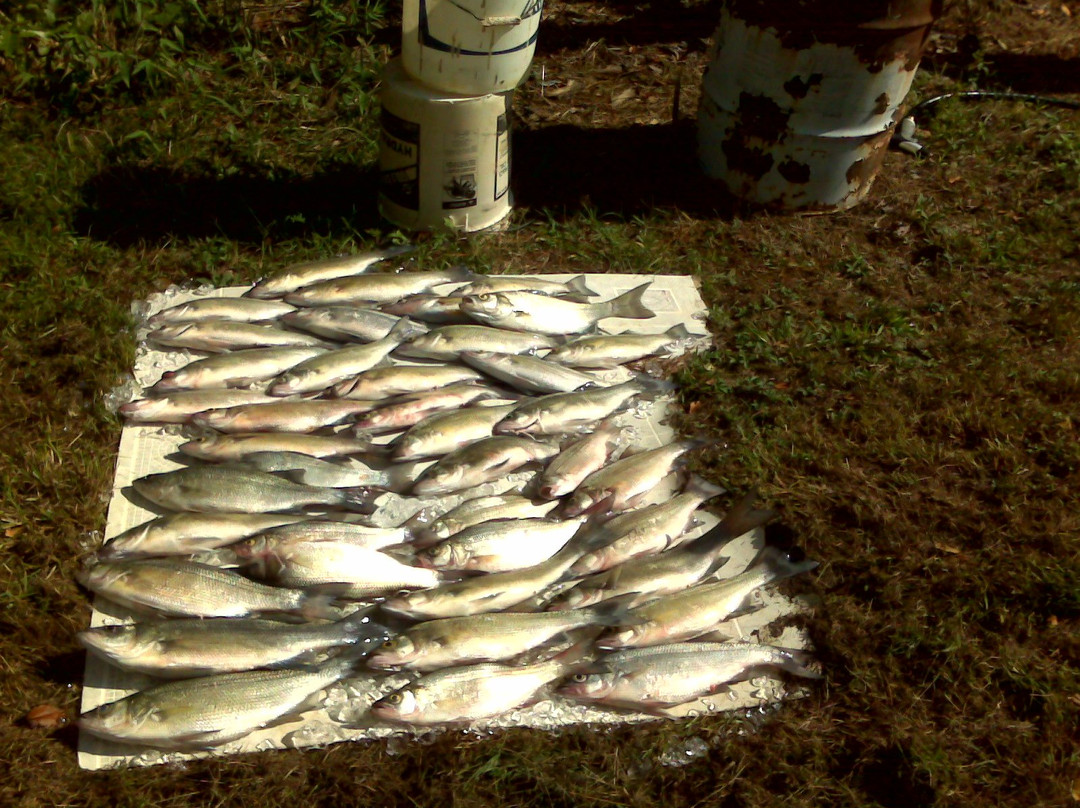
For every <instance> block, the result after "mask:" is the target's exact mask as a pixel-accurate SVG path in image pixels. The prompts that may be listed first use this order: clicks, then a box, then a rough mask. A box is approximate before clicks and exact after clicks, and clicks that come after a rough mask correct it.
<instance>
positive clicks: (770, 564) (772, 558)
mask: <svg viewBox="0 0 1080 808" xmlns="http://www.w3.org/2000/svg"><path fill="white" fill-rule="evenodd" d="M758 563H759V564H762V565H764V566H765V568H766V569H767V570H768V571H769V573H770V575H771V577H772V580H774V581H780V580H783V579H784V578H792V577H794V576H796V575H801V574H802V573H804V572H809V571H810V570H812V569H814V568H815V567H816V566H817V565H818V562H816V561H809V560H805V561H792V559H791V556H789V555H788V554H787V553H785V552H784V551H783V550H781V549H780V548H779V547H766V548H765V549H764V550H762V551H761V553H760V554H759V555H758Z"/></svg>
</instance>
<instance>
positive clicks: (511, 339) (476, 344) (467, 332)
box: [395, 325, 559, 361]
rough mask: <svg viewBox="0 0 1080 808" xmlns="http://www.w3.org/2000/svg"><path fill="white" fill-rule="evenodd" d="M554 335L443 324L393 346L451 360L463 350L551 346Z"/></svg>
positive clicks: (408, 353) (513, 351)
mask: <svg viewBox="0 0 1080 808" xmlns="http://www.w3.org/2000/svg"><path fill="white" fill-rule="evenodd" d="M558 342H559V341H558V340H557V339H556V338H555V337H551V336H545V335H543V334H525V333H520V332H515V331H504V330H503V329H501V328H491V327H490V326H486V325H444V326H441V327H440V328H433V329H432V330H431V331H429V332H428V333H426V334H424V335H423V336H420V337H416V338H415V339H412V340H410V341H409V342H407V343H405V344H404V345H402V346H401V347H399V348H398V349H397V351H396V352H395V353H397V354H399V355H401V356H409V357H415V358H419V359H441V360H443V361H452V360H454V359H456V358H457V357H458V356H459V355H460V354H461V353H462V352H463V351H494V352H496V353H501V354H520V353H531V352H534V351H539V350H543V349H545V348H553V347H555V345H557V344H558Z"/></svg>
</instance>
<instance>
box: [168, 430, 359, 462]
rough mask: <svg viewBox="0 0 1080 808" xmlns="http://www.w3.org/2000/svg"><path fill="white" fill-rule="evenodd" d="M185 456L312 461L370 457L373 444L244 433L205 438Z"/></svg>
mask: <svg viewBox="0 0 1080 808" xmlns="http://www.w3.org/2000/svg"><path fill="white" fill-rule="evenodd" d="M178 448H179V450H180V452H181V453H182V454H185V455H187V456H188V457H194V458H198V459H199V460H210V461H230V460H232V461H236V460H243V459H244V458H246V457H248V456H249V455H253V454H258V453H260V452H295V453H297V454H305V455H308V456H310V457H343V456H348V455H361V454H367V453H369V452H371V451H372V450H373V445H372V443H371V442H370V441H366V440H360V439H359V438H355V437H352V436H351V435H309V434H306V433H303V434H301V433H291V432H245V433H234V434H230V435H217V434H215V435H206V436H203V437H200V438H195V439H194V440H190V441H187V442H185V443H182V444H180V446H179V447H178Z"/></svg>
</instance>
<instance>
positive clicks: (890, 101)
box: [698, 0, 941, 210]
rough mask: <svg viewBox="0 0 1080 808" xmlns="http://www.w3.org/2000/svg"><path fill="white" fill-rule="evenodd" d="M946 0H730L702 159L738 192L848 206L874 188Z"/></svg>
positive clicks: (701, 124)
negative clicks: (905, 99) (924, 48)
mask: <svg viewBox="0 0 1080 808" xmlns="http://www.w3.org/2000/svg"><path fill="white" fill-rule="evenodd" d="M940 11H941V6H940V2H939V0H901V1H900V2H895V0H894V2H887V1H886V0H858V2H856V0H829V2H826V0H809V2H808V1H807V0H727V1H726V2H725V5H724V7H723V9H722V11H721V16H720V24H719V26H718V27H717V29H716V34H715V37H714V44H713V48H714V53H715V55H714V57H713V59H712V61H711V62H710V64H709V65H708V67H707V69H706V72H705V77H704V79H703V80H702V87H701V106H700V108H699V110H698V157H699V160H700V162H701V166H702V169H703V171H704V172H705V174H706V175H707V176H709V177H712V178H714V179H717V180H720V181H721V182H722V183H723V184H724V185H725V186H727V188H728V190H730V191H731V192H732V193H733V194H734V195H735V196H737V197H740V198H742V199H745V200H747V201H749V202H752V203H756V204H762V205H767V206H771V207H777V208H781V209H787V210H801V209H815V210H842V209H844V208H849V207H851V206H852V205H855V204H857V203H858V202H859V201H860V200H862V199H863V198H865V196H866V194H867V193H869V190H870V186H871V184H872V183H873V181H874V178H875V177H876V176H877V173H878V170H879V169H880V167H881V163H882V160H883V159H884V156H885V151H886V149H887V148H888V145H889V140H890V139H891V137H892V132H893V130H894V128H895V126H896V123H897V121H898V120H899V119H900V117H901V106H902V104H903V101H904V98H905V96H906V95H907V92H908V89H909V88H910V87H911V82H912V80H913V79H914V77H915V71H916V69H917V67H918V64H919V58H920V57H921V55H922V51H923V47H924V45H925V43H926V39H927V37H928V35H929V32H930V27H931V24H932V23H933V20H934V19H935V18H936V16H937V15H938V14H939V13H940Z"/></svg>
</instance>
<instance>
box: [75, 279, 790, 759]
mask: <svg viewBox="0 0 1080 808" xmlns="http://www.w3.org/2000/svg"><path fill="white" fill-rule="evenodd" d="M572 277H574V276H573V275H544V278H545V279H548V280H555V281H566V280H569V279H570V278H572ZM645 282H651V283H652V286H651V287H650V289H649V290H648V292H647V293H646V295H645V298H644V302H645V305H646V306H648V307H649V308H650V309H652V310H653V311H654V312H656V317H654V318H652V319H649V320H625V319H616V318H609V319H607V320H602V321H601V322H600V326H601V328H603V329H604V330H605V331H610V332H619V331H624V330H626V331H630V332H635V333H660V332H663V331H666V330H667V329H668V328H670V327H671V326H673V325H675V324H677V323H683V324H684V325H685V326H686V327H687V329H688V330H689V331H690V332H691V333H692V334H695V335H701V336H702V337H703V339H702V341H701V344H702V345H704V344H707V334H708V332H707V329H706V327H705V323H704V319H705V316H706V310H705V305H704V303H703V301H702V299H701V296H700V294H699V293H698V291H697V288H696V287H695V284H694V282H693V279H692V278H691V277H688V276H682V275H589V276H588V285H589V286H590V288H592V289H593V290H594V291H596V292H597V293H599V295H600V297H599V298H598V299H600V300H607V299H609V298H611V297H614V296H615V295H617V294H621V293H622V292H625V291H627V290H629V289H632V288H634V287H635V286H638V285H640V284H642V283H645ZM247 288H248V287H230V288H225V289H212V290H199V291H198V292H176V293H167V294H164V295H156V296H155V297H154V298H152V299H151V300H150V301H149V303H150V311H149V313H150V314H153V313H155V312H156V311H158V310H160V309H162V308H166V307H168V306H172V305H176V304H178V303H181V302H184V301H185V300H191V299H195V298H198V297H205V296H214V297H225V296H237V295H239V294H241V293H242V292H244V291H245V290H246V289H247ZM197 356H198V354H191V355H188V354H187V353H185V352H172V353H165V352H161V351H153V350H147V349H145V348H144V347H143V346H140V350H139V351H138V352H137V357H136V366H135V369H134V375H135V379H136V381H137V382H138V383H139V384H141V385H143V386H144V387H145V386H149V385H151V384H153V383H154V382H156V381H157V380H158V378H159V377H160V376H161V374H162V373H163V372H165V371H166V370H172V369H175V368H177V367H180V366H183V365H184V364H186V363H187V362H189V361H191V359H193V358H196V357H197ZM610 375H611V376H612V378H619V377H621V376H624V375H627V374H626V371H625V370H622V369H619V370H616V371H613V372H612V373H611V374H610ZM627 377H628V375H627ZM666 404H667V400H666V399H663V398H662V399H660V400H658V401H657V402H654V403H653V404H652V405H651V406H650V407H648V408H647V410H646V411H645V413H644V414H642V413H637V414H626V415H623V416H620V418H619V422H620V423H624V424H629V425H631V426H632V427H633V428H634V430H635V433H636V439H635V440H634V445H635V446H637V447H639V448H651V447H654V446H660V445H662V444H664V443H667V442H669V441H670V440H671V439H672V438H673V432H672V430H671V428H670V427H669V426H667V425H666V424H664V423H662V421H663V419H664V410H665V406H666ZM389 437H390V436H388V438H387V439H389ZM184 440H185V438H183V437H182V436H181V435H180V430H179V428H178V427H171V426H166V427H161V426H145V425H128V426H125V427H124V429H123V431H122V433H121V437H120V449H119V453H118V456H117V462H116V475H115V479H114V481H113V493H112V500H111V502H110V504H109V513H108V521H107V525H106V529H105V538H106V540H108V539H110V538H112V537H114V536H117V535H119V534H120V533H123V532H124V531H125V530H128V529H129V528H132V527H134V526H136V525H140V524H142V523H144V522H146V521H148V520H149V519H152V518H154V517H155V516H157V515H158V514H156V513H153V512H151V511H148V510H146V509H144V508H142V507H140V506H139V505H137V504H135V503H134V502H132V501H131V500H129V499H128V498H127V497H126V496H125V495H124V489H125V488H126V487H127V486H129V485H130V484H131V482H132V480H135V479H137V478H139V477H142V476H145V475H147V474H152V473H156V472H161V471H169V470H171V469H173V468H178V467H179V466H180V465H181V464H179V463H177V462H175V461H173V460H170V459H168V457H167V455H170V454H172V453H174V452H175V451H176V448H177V447H178V446H179V445H180V444H181V443H183V442H184ZM517 477H518V475H512V476H511V477H509V478H507V480H504V481H501V483H500V484H488V485H486V486H483V487H481V488H479V489H473V490H471V491H469V492H467V493H466V494H462V495H460V496H459V497H457V498H456V499H457V500H460V499H465V498H468V497H472V496H478V495H481V494H485V493H497V492H499V491H502V490H506V488H508V487H509V485H510V483H512V482H513V481H514V480H515V479H516V478H517ZM672 488H673V485H671V484H669V485H667V486H662V487H661V488H660V489H658V490H657V491H656V492H655V499H656V500H657V501H659V500H660V499H662V498H663V497H664V496H666V495H667V494H668V493H670V491H671V490H672ZM665 489H666V490H665ZM399 501H400V498H397V497H394V496H393V495H387V497H386V498H385V499H383V500H380V503H379V504H380V510H379V513H378V514H377V515H376V517H375V520H376V521H378V522H380V523H383V524H397V523H398V521H399V520H400V519H402V518H405V517H407V516H410V515H411V514H412V512H413V510H415V503H416V500H414V499H410V500H409V503H410V507H409V509H408V510H407V511H405V510H403V509H402V508H400V507H398V505H399ZM701 514H702V515H703V517H704V519H703V524H702V525H701V526H699V527H698V528H697V530H696V533H703V532H704V531H705V530H707V529H708V528H710V527H712V526H713V525H714V524H716V521H717V520H716V518H715V517H713V516H712V515H711V514H706V513H705V512H701ZM762 542H763V535H762V532H761V531H760V530H759V531H756V532H755V533H754V534H748V535H747V536H743V537H741V538H740V539H739V540H737V541H736V542H735V543H733V545H731V546H730V547H729V548H728V551H727V552H726V554H727V555H730V556H731V560H730V561H729V562H728V563H727V564H726V565H725V566H724V567H723V569H722V570H721V573H722V575H723V576H724V577H728V576H730V575H735V574H737V573H739V572H741V571H742V570H744V569H745V568H746V567H747V566H748V565H749V563H750V561H751V560H752V558H753V557H754V555H755V554H756V552H757V550H759V549H760V548H761V546H762ZM763 602H764V604H765V608H763V609H761V610H760V611H757V612H755V613H753V614H751V615H749V616H747V617H744V618H741V619H740V620H736V621H732V626H733V627H735V628H736V629H737V630H738V632H739V634H740V636H745V635H747V634H749V633H750V632H752V631H755V630H759V629H762V630H763V629H765V627H766V626H768V625H769V624H770V623H772V622H773V621H775V620H776V619H777V618H778V617H781V616H783V615H785V614H790V613H793V612H796V611H799V610H800V607H799V606H798V605H797V604H795V603H792V602H791V601H789V600H787V599H786V598H784V597H782V596H780V595H778V594H777V593H775V592H771V591H766V592H765V593H764V595H763ZM130 620H131V614H130V612H128V611H127V610H126V609H124V608H123V607H120V606H116V605H114V604H111V603H109V602H108V601H106V600H104V599H102V598H97V599H96V600H95V603H94V611H93V615H92V617H91V623H90V625H91V626H100V625H105V624H110V623H118V622H129V621H130ZM767 639H768V640H769V641H770V642H772V643H774V644H777V645H782V646H785V647H789V648H805V647H806V646H807V638H806V637H805V636H804V635H803V634H802V633H801V632H800V631H798V630H797V629H795V628H793V627H788V628H786V629H784V630H783V631H782V632H781V633H779V634H778V635H777V636H770V637H768V638H767ZM406 681H408V678H407V677H405V676H402V675H390V676H386V675H384V674H376V673H372V674H371V675H359V676H357V677H353V678H350V679H347V680H345V681H343V682H339V683H338V684H336V685H333V686H331V687H330V688H329V689H328V690H327V692H326V699H325V703H324V706H323V707H321V708H320V709H317V710H309V711H308V712H305V713H302V714H300V715H298V716H295V717H294V718H292V719H289V720H287V721H285V722H284V723H281V724H278V725H275V726H272V727H266V728H264V729H261V730H257V731H255V732H253V733H251V734H250V735H248V736H247V737H245V738H243V739H241V740H239V741H235V742H232V743H228V744H224V745H222V746H220V747H218V748H216V749H215V750H213V751H212V752H197V753H178V752H168V753H164V752H160V751H157V750H147V749H143V748H139V747H132V746H128V745H124V744H118V743H112V742H109V741H105V740H102V739H99V738H95V737H94V736H91V735H89V734H87V733H80V736H79V765H80V766H81V767H82V768H84V769H105V768H117V767H124V766H141V765H153V764H156V763H163V762H168V761H174V760H184V759H191V758H198V757H210V756H224V755H232V754H237V753H242V752H249V751H262V750H267V749H275V748H297V747H304V746H313V745H324V744H327V743H335V742H338V741H346V740H361V739H375V738H384V737H388V736H391V735H410V734H417V733H424V732H427V730H417V731H416V733H414V732H413V731H412V730H409V729H402V728H400V727H396V726H394V727H392V726H389V725H373V726H370V727H368V728H363V729H352V728H350V729H346V728H344V727H342V726H340V725H339V724H338V723H337V722H338V721H341V720H345V721H349V722H353V721H356V720H358V719H359V720H360V721H363V715H364V713H365V711H366V708H367V707H368V706H369V705H370V704H371V703H372V702H374V701H375V700H376V699H378V698H381V697H382V696H383V695H385V694H387V693H389V692H391V691H392V690H394V689H396V688H398V687H400V686H402V685H403V684H404V683H405V682H406ZM152 683H153V680H152V679H151V678H149V677H146V676H142V675H140V674H131V673H126V672H124V671H122V670H120V669H119V668H116V667H114V666H112V665H109V664H108V663H106V662H104V661H103V660H100V659H98V658H97V657H96V656H93V655H87V663H86V673H85V677H84V683H83V693H82V711H83V712H86V711H88V710H92V709H93V708H95V707H97V706H98V705H101V704H105V703H107V702H111V701H115V700H116V699H119V698H122V697H124V696H126V695H129V694H130V693H133V692H135V691H136V690H139V689H141V688H143V687H145V686H147V685H149V684H152ZM784 695H785V691H784V685H783V683H782V682H780V681H779V680H777V679H771V678H769V679H766V678H760V679H754V680H752V681H750V682H743V683H740V684H738V685H735V686H734V688H733V690H732V692H731V693H726V694H722V695H718V696H714V697H711V698H709V699H702V700H699V701H698V702H693V703H691V704H688V705H682V706H680V707H678V708H675V709H672V710H671V711H669V714H670V715H671V716H673V717H680V716H689V715H698V714H703V713H707V712H715V711H718V710H732V709H748V708H756V707H759V706H761V705H762V704H764V703H767V702H771V701H775V700H777V699H779V698H781V697H783V696H784ZM787 695H790V694H787ZM650 720H657V719H656V717H655V716H648V715H644V714H640V715H639V714H627V713H623V712H613V711H608V710H601V709H596V708H593V707H588V706H584V705H579V704H572V703H570V702H565V701H563V700H558V701H555V700H549V701H542V702H540V703H538V704H535V705H533V706H532V707H529V708H527V709H521V710H515V711H513V712H511V713H509V714H507V715H504V716H501V717H499V718H496V719H491V720H487V721H481V722H476V723H475V724H474V725H473V727H474V728H475V729H477V730H481V731H483V730H487V729H490V728H495V727H507V726H528V727H537V728H542V729H554V728H557V727H561V726H566V725H569V724H577V723H604V724H620V723H633V722H641V721H650Z"/></svg>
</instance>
